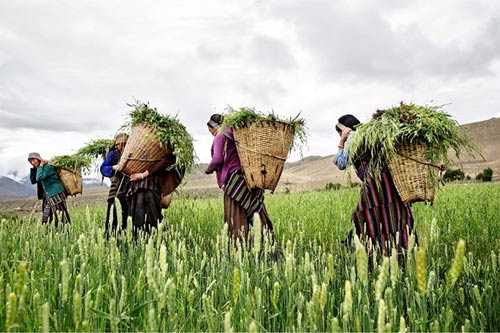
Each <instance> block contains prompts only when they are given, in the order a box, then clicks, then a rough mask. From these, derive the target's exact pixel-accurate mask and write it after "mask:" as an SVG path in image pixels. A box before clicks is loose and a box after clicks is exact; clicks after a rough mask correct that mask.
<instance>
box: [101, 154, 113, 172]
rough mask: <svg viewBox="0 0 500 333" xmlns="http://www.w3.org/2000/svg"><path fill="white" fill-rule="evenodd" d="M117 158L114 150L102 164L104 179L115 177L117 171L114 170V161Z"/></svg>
mask: <svg viewBox="0 0 500 333" xmlns="http://www.w3.org/2000/svg"><path fill="white" fill-rule="evenodd" d="M114 158H115V151H114V150H112V151H110V152H109V153H108V155H106V158H105V159H104V161H103V162H102V164H101V174H102V175H103V176H104V177H113V175H114V174H115V171H114V170H113V160H114Z"/></svg>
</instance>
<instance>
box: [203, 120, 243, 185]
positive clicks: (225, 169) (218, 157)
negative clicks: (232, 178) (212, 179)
mask: <svg viewBox="0 0 500 333" xmlns="http://www.w3.org/2000/svg"><path fill="white" fill-rule="evenodd" d="M226 142H227V145H226ZM224 148H225V149H224ZM224 150H225V152H224ZM211 151H212V161H210V164H209V165H208V166H207V171H206V172H207V173H212V172H214V171H215V172H216V175H217V184H218V185H219V187H220V188H222V187H223V186H224V184H225V183H226V179H227V177H228V176H229V175H230V174H231V173H233V172H235V171H238V170H241V164H240V158H239V157H238V152H237V151H236V144H235V143H234V135H233V129H232V128H231V127H226V128H224V130H223V131H222V132H221V133H218V134H217V135H216V136H215V138H214V142H213V143H212V149H211Z"/></svg>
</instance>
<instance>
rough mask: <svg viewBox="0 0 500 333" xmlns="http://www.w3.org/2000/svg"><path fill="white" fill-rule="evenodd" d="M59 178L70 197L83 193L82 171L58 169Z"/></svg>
mask: <svg viewBox="0 0 500 333" xmlns="http://www.w3.org/2000/svg"><path fill="white" fill-rule="evenodd" d="M57 176H58V177H59V180H60V181H61V183H62V185H63V187H64V190H65V191H66V193H67V194H68V195H77V194H80V193H82V188H83V180H82V170H81V169H75V170H70V169H66V168H57Z"/></svg>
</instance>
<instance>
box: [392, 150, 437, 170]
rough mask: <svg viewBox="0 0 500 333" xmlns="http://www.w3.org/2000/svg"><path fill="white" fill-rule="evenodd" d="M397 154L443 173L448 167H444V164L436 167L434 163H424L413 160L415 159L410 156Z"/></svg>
mask: <svg viewBox="0 0 500 333" xmlns="http://www.w3.org/2000/svg"><path fill="white" fill-rule="evenodd" d="M396 154H398V155H399V156H402V157H404V158H407V159H409V160H412V161H415V162H417V163H420V164H424V165H428V166H431V167H434V168H436V169H439V170H440V171H443V170H444V169H446V167H445V166H444V164H441V165H436V164H432V163H429V162H424V161H420V160H417V159H416V158H413V157H410V156H406V155H404V154H401V153H398V152H396Z"/></svg>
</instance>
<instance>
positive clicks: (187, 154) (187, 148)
mask: <svg viewBox="0 0 500 333" xmlns="http://www.w3.org/2000/svg"><path fill="white" fill-rule="evenodd" d="M127 105H128V106H130V107H132V108H133V110H132V111H131V112H130V121H129V122H128V123H127V124H125V125H124V126H123V127H124V128H129V129H133V128H134V127H136V126H139V125H141V126H146V127H149V128H151V129H152V130H153V132H154V133H155V134H154V135H155V137H154V138H153V139H157V140H158V141H159V142H160V145H162V146H164V147H165V150H166V151H171V153H172V154H173V155H174V156H175V157H176V162H175V164H174V165H172V166H171V167H172V168H176V169H177V170H179V171H183V170H185V172H189V171H190V170H191V169H192V167H193V164H194V158H195V154H194V147H193V138H192V137H191V135H190V134H189V133H188V131H187V130H186V127H185V126H184V125H183V124H181V123H180V121H179V120H178V119H177V118H176V117H171V116H169V115H162V114H160V113H159V112H158V110H157V109H156V108H152V107H150V106H149V104H148V103H142V102H140V101H136V102H135V104H127ZM130 140H131V138H129V141H130ZM125 149H127V148H125ZM122 158H123V157H122Z"/></svg>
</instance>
